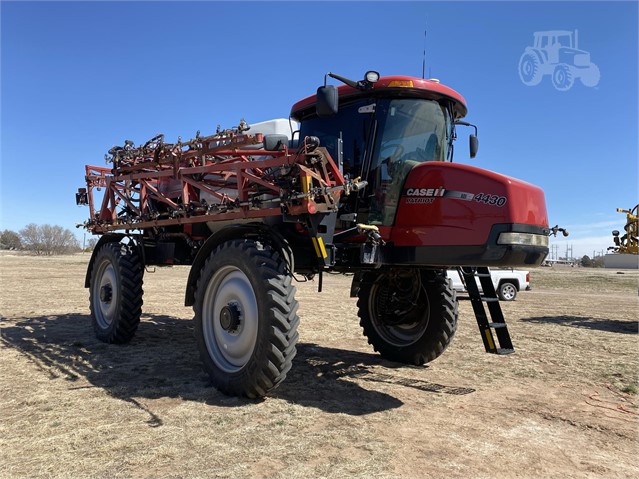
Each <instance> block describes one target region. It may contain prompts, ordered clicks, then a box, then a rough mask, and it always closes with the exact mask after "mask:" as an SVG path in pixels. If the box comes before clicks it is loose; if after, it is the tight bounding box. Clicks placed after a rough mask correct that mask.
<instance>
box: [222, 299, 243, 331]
mask: <svg viewBox="0 0 639 479" xmlns="http://www.w3.org/2000/svg"><path fill="white" fill-rule="evenodd" d="M220 326H222V329H223V330H224V331H227V332H229V333H234V332H236V331H237V330H238V328H239V327H240V310H239V309H238V307H237V304H235V303H228V304H227V305H226V306H224V307H223V308H222V310H221V311H220Z"/></svg>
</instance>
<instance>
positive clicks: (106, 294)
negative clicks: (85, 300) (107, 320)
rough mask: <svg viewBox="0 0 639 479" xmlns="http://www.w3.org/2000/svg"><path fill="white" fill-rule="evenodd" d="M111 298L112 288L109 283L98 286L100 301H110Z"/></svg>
mask: <svg viewBox="0 0 639 479" xmlns="http://www.w3.org/2000/svg"><path fill="white" fill-rule="evenodd" d="M111 299H113V288H112V287H111V285H110V284H104V285H102V287H101V288H100V301H102V302H103V303H110V302H111Z"/></svg>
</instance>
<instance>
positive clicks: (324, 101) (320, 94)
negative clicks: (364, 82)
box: [315, 85, 339, 118]
mask: <svg viewBox="0 0 639 479" xmlns="http://www.w3.org/2000/svg"><path fill="white" fill-rule="evenodd" d="M315 108H316V111H317V116H319V117H320V118H326V117H329V116H333V115H336V114H337V111H338V109H339V100H338V96H337V87H336V86H333V85H324V86H321V87H319V88H318V89H317V104H316V106H315Z"/></svg>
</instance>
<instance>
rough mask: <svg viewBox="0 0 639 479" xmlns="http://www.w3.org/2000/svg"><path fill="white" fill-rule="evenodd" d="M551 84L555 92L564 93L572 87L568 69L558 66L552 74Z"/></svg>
mask: <svg viewBox="0 0 639 479" xmlns="http://www.w3.org/2000/svg"><path fill="white" fill-rule="evenodd" d="M553 83H554V85H555V88H556V89H557V90H560V91H565V90H568V89H570V87H571V86H572V76H571V74H570V71H569V70H568V67H566V66H559V67H557V68H556V69H555V71H554V73H553Z"/></svg>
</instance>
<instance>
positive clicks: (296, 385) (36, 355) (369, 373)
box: [2, 314, 474, 426]
mask: <svg viewBox="0 0 639 479" xmlns="http://www.w3.org/2000/svg"><path fill="white" fill-rule="evenodd" d="M90 325H91V322H90V318H89V317H88V316H86V315H80V314H65V315H56V316H39V317H33V318H28V319H22V320H18V321H17V322H16V324H15V325H12V326H8V327H3V328H2V342H3V343H4V345H5V346H8V347H11V348H14V349H16V350H18V351H20V352H21V353H22V354H23V355H24V356H26V357H28V358H29V359H30V361H31V362H33V363H34V364H36V365H37V367H38V368H39V369H41V370H42V371H43V372H44V373H46V374H47V375H48V376H49V378H50V379H52V380H55V379H64V380H67V381H69V383H70V384H69V389H78V388H85V387H99V388H103V389H105V390H106V391H107V392H108V393H109V394H110V395H111V396H113V397H115V398H118V399H120V400H123V401H127V402H129V403H132V404H134V405H136V407H139V408H141V409H144V410H146V409H145V408H144V407H143V406H142V405H141V404H140V403H139V402H138V401H137V400H136V399H135V398H146V399H157V398H161V397H173V398H177V397H179V398H182V399H185V400H191V401H201V402H206V403H208V404H212V405H217V406H233V407H238V406H243V405H246V404H251V403H253V401H249V400H244V399H240V398H230V397H227V396H225V395H223V394H221V393H219V392H218V391H216V390H215V389H214V388H213V387H211V386H210V384H209V381H208V377H207V376H206V374H205V373H203V372H202V369H201V365H200V359H199V357H198V353H197V351H196V348H195V344H194V339H193V325H192V323H191V322H190V321H186V320H181V319H178V318H175V317H171V316H164V315H146V316H144V317H143V320H142V322H141V323H140V327H139V330H138V333H137V335H136V336H135V338H134V339H133V340H132V341H131V343H129V344H126V345H114V344H105V343H102V342H100V341H98V340H97V339H95V337H94V335H93V331H92V329H91V326H90ZM297 349H298V353H297V356H296V357H295V360H294V365H293V368H292V370H291V371H290V372H289V375H288V377H287V379H286V381H285V382H284V383H283V384H282V385H281V386H280V387H279V388H278V389H277V390H275V391H274V392H273V394H272V395H271V396H273V397H275V398H278V399H283V400H286V401H288V402H290V403H293V404H299V405H303V406H308V407H313V408H317V409H320V410H323V411H325V412H329V413H345V414H349V415H365V414H370V413H375V412H379V411H385V410H389V409H394V408H398V407H400V406H402V404H403V403H402V401H400V400H399V399H397V398H395V397H393V396H391V395H389V394H386V393H384V392H380V391H376V390H374V388H375V387H376V385H379V384H389V385H397V386H404V387H408V388H414V389H418V390H420V391H424V392H430V393H436V394H440V393H441V394H453V395H461V394H469V393H472V392H474V389H471V388H456V387H450V386H446V385H442V384H435V383H429V382H427V381H423V380H418V379H410V378H404V377H401V376H400V375H397V374H396V373H395V371H393V370H392V369H394V368H397V367H399V365H397V364H395V363H391V362H388V361H385V360H383V359H381V358H380V357H379V356H377V355H376V354H372V353H371V354H367V353H361V352H354V351H346V350H342V349H335V348H327V347H322V346H320V345H317V344H310V343H300V344H298V347H297ZM402 367H404V368H406V366H402ZM420 369H422V370H423V368H420ZM87 383H88V384H87ZM358 383H359V384H358ZM360 384H362V386H364V385H365V386H366V388H365V387H362V386H360ZM353 397H357V398H358V400H357V401H352V400H350V398H353ZM345 398H349V400H345ZM147 412H148V413H149V415H150V416H151V418H150V420H149V423H150V424H151V425H153V426H157V425H161V419H160V418H158V417H156V416H155V415H154V414H153V413H152V412H151V411H147Z"/></svg>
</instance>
